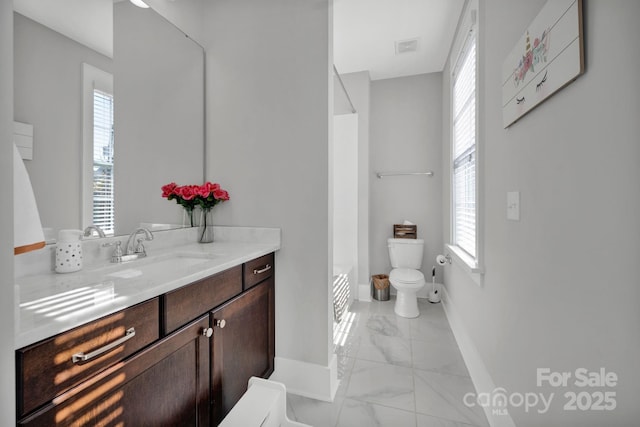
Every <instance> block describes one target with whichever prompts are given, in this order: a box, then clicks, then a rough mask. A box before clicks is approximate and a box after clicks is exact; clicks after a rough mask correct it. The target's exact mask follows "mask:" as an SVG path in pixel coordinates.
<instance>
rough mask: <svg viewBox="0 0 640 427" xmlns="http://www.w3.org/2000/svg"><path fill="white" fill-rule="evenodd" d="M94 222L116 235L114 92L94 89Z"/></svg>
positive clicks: (107, 232)
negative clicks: (109, 92) (112, 93)
mask: <svg viewBox="0 0 640 427" xmlns="http://www.w3.org/2000/svg"><path fill="white" fill-rule="evenodd" d="M93 224H94V225H97V226H98V227H100V228H101V229H102V231H104V232H105V234H107V235H109V234H111V235H113V232H114V225H115V217H114V194H113V95H111V94H108V93H106V92H102V91H99V90H94V91H93Z"/></svg>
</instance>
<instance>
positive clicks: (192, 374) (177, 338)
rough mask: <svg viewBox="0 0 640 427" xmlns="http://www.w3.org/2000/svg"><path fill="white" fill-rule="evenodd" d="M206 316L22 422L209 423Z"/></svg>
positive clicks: (102, 424)
mask: <svg viewBox="0 0 640 427" xmlns="http://www.w3.org/2000/svg"><path fill="white" fill-rule="evenodd" d="M208 328H209V316H208V315H204V316H202V317H200V318H199V319H197V320H195V321H194V322H192V323H190V324H188V325H186V326H184V327H183V328H181V329H179V330H178V331H176V332H175V333H173V334H171V335H169V336H167V337H166V338H164V339H163V340H161V341H158V342H157V343H155V344H153V345H151V346H149V347H148V348H147V349H145V350H143V351H141V352H139V353H137V354H135V355H133V356H132V357H130V358H128V359H126V360H124V361H123V362H122V363H120V364H116V365H115V366H113V367H111V368H109V369H107V370H106V371H104V372H102V373H100V374H98V375H96V376H94V377H92V378H91V379H89V380H87V381H86V382H85V383H83V384H80V385H79V386H78V387H75V388H73V389H71V390H69V391H68V392H66V393H64V394H62V395H61V396H59V397H58V398H56V399H55V401H54V402H53V403H51V404H49V405H47V406H45V407H44V408H42V409H41V410H40V411H38V412H37V413H35V414H33V415H32V416H30V417H28V418H27V419H24V420H22V421H21V422H20V423H19V425H23V426H71V425H73V426H154V427H155V426H208V425H209V420H210V387H209V384H210V383H209V381H210V371H209V369H210V362H209V340H210V339H209V338H207V337H206V331H207V330H208Z"/></svg>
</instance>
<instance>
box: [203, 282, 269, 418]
mask: <svg viewBox="0 0 640 427" xmlns="http://www.w3.org/2000/svg"><path fill="white" fill-rule="evenodd" d="M274 317H275V316H274V280H273V276H271V277H269V278H267V279H265V280H264V281H262V282H260V283H259V284H256V285H254V286H253V287H252V288H251V289H250V290H248V291H247V292H245V293H243V294H242V295H240V296H239V297H237V298H235V299H233V300H231V301H229V302H228V303H226V304H224V305H223V306H222V307H220V308H218V309H216V310H214V311H213V312H212V313H211V321H212V325H213V341H211V346H212V352H211V373H212V380H211V381H212V385H213V420H214V422H215V424H218V423H220V422H221V421H222V419H223V418H224V417H225V416H226V415H227V414H228V413H229V411H230V410H231V408H232V407H233V405H235V404H236V402H237V401H238V400H239V399H240V398H241V397H242V395H243V394H244V392H245V391H247V384H248V381H249V378H251V377H252V376H257V377H262V378H267V377H268V376H269V375H271V373H272V372H273V363H274V362H273V361H274V352H275V318H274Z"/></svg>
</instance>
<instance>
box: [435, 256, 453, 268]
mask: <svg viewBox="0 0 640 427" xmlns="http://www.w3.org/2000/svg"><path fill="white" fill-rule="evenodd" d="M436 262H437V263H438V265H445V264H446V263H449V264H451V255H449V254H446V255H438V256H437V257H436Z"/></svg>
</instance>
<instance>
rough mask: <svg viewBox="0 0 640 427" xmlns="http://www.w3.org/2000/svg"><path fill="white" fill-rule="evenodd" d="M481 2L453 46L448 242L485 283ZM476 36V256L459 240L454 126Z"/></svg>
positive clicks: (473, 8) (455, 257)
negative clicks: (460, 73) (461, 75)
mask: <svg viewBox="0 0 640 427" xmlns="http://www.w3.org/2000/svg"><path fill="white" fill-rule="evenodd" d="M477 16H478V3H477V1H472V2H470V3H469V5H468V7H467V10H466V11H465V12H464V14H463V21H462V22H461V25H460V29H459V32H458V33H457V35H456V39H455V43H454V48H453V49H452V53H453V55H452V59H453V60H452V61H451V65H450V70H449V73H450V74H449V78H450V80H449V99H450V111H449V113H450V116H449V117H450V120H449V132H450V138H449V139H450V141H449V165H448V168H449V196H450V207H449V209H450V210H449V212H450V222H449V241H450V242H451V243H448V244H447V245H446V247H447V249H448V250H449V253H451V255H452V258H453V260H454V261H455V262H456V264H458V265H460V266H461V267H462V268H463V269H464V270H465V271H466V272H467V273H469V274H470V275H471V277H472V278H473V279H474V280H475V281H476V283H477V284H478V285H481V281H482V275H483V274H484V268H483V242H484V238H483V227H482V224H483V222H482V206H481V203H482V200H483V199H482V188H483V187H482V182H483V176H482V165H483V162H482V139H481V135H482V132H481V128H482V118H483V115H482V114H481V111H480V108H479V107H480V100H481V99H482V85H481V81H482V80H481V76H482V72H481V70H482V51H481V43H480V41H481V37H480V36H481V34H480V31H479V28H478V27H479V25H478V22H477V21H478V20H477ZM471 36H473V37H474V38H475V44H476V64H475V66H476V67H475V150H474V156H475V256H472V255H471V254H469V253H468V252H467V251H466V250H464V249H462V248H461V247H460V246H458V245H457V244H456V243H455V242H456V240H455V228H456V219H455V214H456V209H455V203H456V199H455V181H454V172H455V170H454V162H455V160H456V159H455V158H454V153H455V151H454V145H455V133H454V131H455V129H454V118H455V116H454V114H455V111H454V108H455V106H454V96H455V94H454V83H455V72H456V71H457V67H458V65H459V64H460V61H461V60H463V55H464V54H465V53H466V52H467V44H468V40H469V38H470V37H471Z"/></svg>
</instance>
